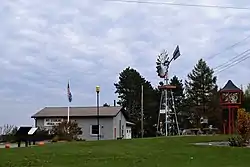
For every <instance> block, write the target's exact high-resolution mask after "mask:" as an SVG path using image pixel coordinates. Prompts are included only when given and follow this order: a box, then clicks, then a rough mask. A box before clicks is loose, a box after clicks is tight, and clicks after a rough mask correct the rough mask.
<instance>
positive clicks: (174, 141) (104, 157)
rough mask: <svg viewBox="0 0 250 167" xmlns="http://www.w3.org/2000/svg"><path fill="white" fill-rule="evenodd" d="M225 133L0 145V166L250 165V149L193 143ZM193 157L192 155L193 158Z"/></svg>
mask: <svg viewBox="0 0 250 167" xmlns="http://www.w3.org/2000/svg"><path fill="white" fill-rule="evenodd" d="M226 138H227V137H226V136H214V137H169V138H164V137H162V138H154V139H153V138H148V139H135V140H116V141H99V142H96V141H94V142H72V143H56V144H47V145H44V146H38V147H29V148H15V149H14V148H13V149H0V167H31V166H34V167H35V166H37V167H38V166H39V167H42V166H44V167H73V166H74V167H84V166H89V167H97V166H98V167H125V166H126V167H135V166H136V167H137V166H138V167H139V166H141V167H160V166H162V167H167V166H169V167H247V166H249V164H250V149H248V148H232V147H214V146H210V147H209V146H194V145H191V144H189V143H191V142H203V141H212V140H223V139H224V140H225V139H226ZM191 157H193V159H192V158H191Z"/></svg>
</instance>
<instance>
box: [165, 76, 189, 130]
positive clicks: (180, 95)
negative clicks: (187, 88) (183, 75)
mask: <svg viewBox="0 0 250 167" xmlns="http://www.w3.org/2000/svg"><path fill="white" fill-rule="evenodd" d="M169 84H170V85H173V86H176V89H173V90H172V91H173V97H174V103H175V109H176V113H177V118H178V123H179V127H184V120H186V118H185V115H184V114H183V113H184V108H183V102H184V88H183V84H182V80H181V79H179V78H178V77H177V76H173V78H171V79H170V83H169ZM168 96H170V97H169V99H171V101H170V102H171V103H172V97H171V94H168ZM172 110H173V108H172ZM172 116H174V115H172ZM172 119H174V118H172Z"/></svg>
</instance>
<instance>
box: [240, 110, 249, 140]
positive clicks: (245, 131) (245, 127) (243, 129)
mask: <svg viewBox="0 0 250 167" xmlns="http://www.w3.org/2000/svg"><path fill="white" fill-rule="evenodd" d="M237 133H238V134H239V135H240V137H241V138H242V139H243V141H244V142H248V141H249V139H250V114H249V113H247V112H246V111H245V109H239V110H238V112H237Z"/></svg>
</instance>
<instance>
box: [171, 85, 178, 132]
mask: <svg viewBox="0 0 250 167" xmlns="http://www.w3.org/2000/svg"><path fill="white" fill-rule="evenodd" d="M171 97H172V105H173V110H174V116H175V123H176V126H177V132H178V135H180V128H179V122H178V118H177V113H176V108H175V102H174V94H173V91H172V90H171Z"/></svg>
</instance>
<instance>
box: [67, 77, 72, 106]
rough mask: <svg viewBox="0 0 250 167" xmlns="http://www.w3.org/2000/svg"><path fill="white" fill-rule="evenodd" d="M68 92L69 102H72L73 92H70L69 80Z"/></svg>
mask: <svg viewBox="0 0 250 167" xmlns="http://www.w3.org/2000/svg"><path fill="white" fill-rule="evenodd" d="M67 92H68V99H69V102H71V101H72V94H71V92H70V87H69V82H68V88H67Z"/></svg>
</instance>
